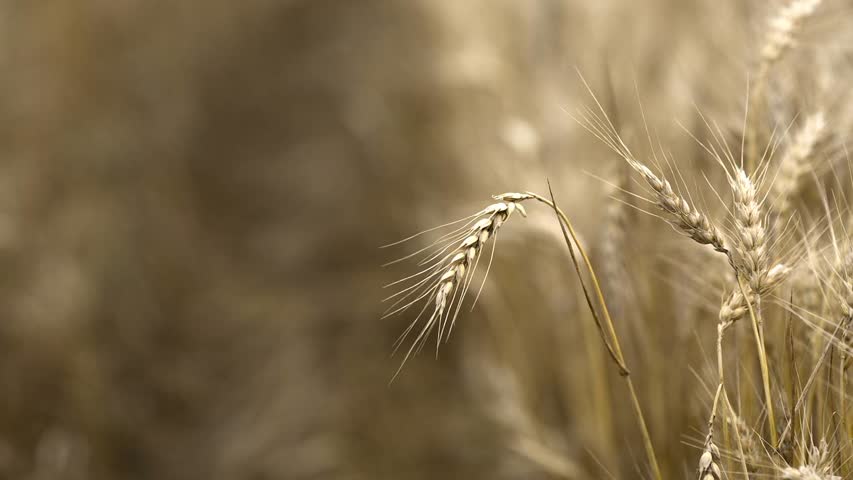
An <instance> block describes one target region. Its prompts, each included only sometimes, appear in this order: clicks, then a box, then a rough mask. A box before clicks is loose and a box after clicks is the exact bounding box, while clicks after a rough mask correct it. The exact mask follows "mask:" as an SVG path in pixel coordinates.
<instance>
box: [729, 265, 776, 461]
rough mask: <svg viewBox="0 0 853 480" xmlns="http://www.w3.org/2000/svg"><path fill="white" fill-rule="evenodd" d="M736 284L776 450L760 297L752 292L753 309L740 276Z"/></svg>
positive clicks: (772, 442) (774, 418)
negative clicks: (749, 321)
mask: <svg viewBox="0 0 853 480" xmlns="http://www.w3.org/2000/svg"><path fill="white" fill-rule="evenodd" d="M737 283H738V286H739V287H740V291H741V293H742V294H743V298H746V299H747V302H746V306H747V308H748V309H749V317H750V319H752V332H753V334H754V335H755V345H756V347H757V350H758V363H759V365H760V367H761V383H762V385H763V387H764V403H765V404H766V406H767V421H768V423H769V424H770V442H771V445H772V446H773V448H777V447H778V446H779V443H778V433H777V432H776V417H775V415H774V414H773V395H772V394H771V392H770V369H769V368H768V367H767V352H766V350H765V349H764V338H763V335H762V331H763V328H764V327H763V326H762V325H761V320H760V316H759V315H760V310H759V309H758V307H759V306H760V302H761V297H760V296H759V295H758V292H754V293H755V304H756V308H753V306H752V302H750V301H749V296H748V295H747V294H746V288H744V286H743V279H742V278H741V276H740V275H737ZM756 310H758V311H759V315H756Z"/></svg>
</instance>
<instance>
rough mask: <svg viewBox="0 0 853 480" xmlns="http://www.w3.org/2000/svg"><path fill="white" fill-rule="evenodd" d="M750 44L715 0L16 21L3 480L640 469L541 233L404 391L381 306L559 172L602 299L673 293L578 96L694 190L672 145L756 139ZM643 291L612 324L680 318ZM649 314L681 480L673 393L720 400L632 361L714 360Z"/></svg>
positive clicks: (8, 162) (0, 368) (590, 474)
mask: <svg viewBox="0 0 853 480" xmlns="http://www.w3.org/2000/svg"><path fill="white" fill-rule="evenodd" d="M762 21H763V20H761V19H760V18H758V19H757V18H756V17H755V16H754V15H753V12H752V7H750V4H749V2H717V1H711V0H690V1H683V0H650V1H644V2H632V1H623V0H609V1H595V2H592V1H590V2H587V1H581V0H535V1H534V0H531V1H511V0H466V1H458V0H411V1H403V0H362V1H358V2H355V1H344V0H244V1H241V2H233V1H226V0H209V1H206V2H191V1H185V2H166V1H160V0H153V1H152V0H149V1H144V2H143V1H141V0H85V1H77V2H42V1H23V0H17V1H16V0H10V1H7V2H3V3H2V5H0V120H2V125H3V128H0V271H2V272H3V274H2V275H0V319H1V320H0V382H2V383H0V478H9V479H59V478H61V479H118V478H123V479H143V478H146V479H147V478H157V479H164V480H169V479H197V478H208V479H251V480H262V479H295V480H301V479H306V480H307V479H326V478H329V479H332V478H334V479H401V480H402V479H406V480H408V479H412V480H414V479H434V478H448V479H478V478H482V479H487V478H488V479H501V478H504V479H515V478H534V479H535V478H554V477H555V476H557V477H559V476H564V477H568V478H606V477H607V475H608V473H606V472H609V473H611V474H613V475H615V476H617V477H620V478H621V477H624V476H632V475H635V474H636V475H640V476H642V475H644V474H645V470H644V469H645V467H637V465H638V464H640V465H642V464H643V453H642V449H641V443H639V441H638V438H639V437H638V432H637V431H636V428H634V425H635V424H634V423H633V420H632V419H633V417H632V415H631V412H630V409H629V406H628V404H627V403H626V400H625V397H624V395H623V393H624V392H623V391H622V390H621V388H622V384H621V383H619V382H618V376H617V375H616V373H615V371H613V370H612V369H610V365H609V364H607V363H606V362H607V360H606V357H605V356H604V355H603V352H602V349H601V345H600V343H599V342H598V338H597V337H596V336H595V333H594V331H592V332H591V331H590V330H589V329H588V328H586V327H588V326H589V322H588V318H586V317H584V318H583V319H582V320H583V321H581V320H577V321H575V320H576V319H575V318H574V315H575V312H582V311H583V308H580V309H578V308H575V307H576V306H577V305H578V304H579V300H578V298H577V295H578V292H577V289H576V284H575V283H574V281H573V277H572V275H573V273H572V271H571V270H569V269H568V264H566V263H564V262H565V260H566V257H565V250H564V248H565V246H564V245H561V243H560V241H561V239H560V236H559V235H560V234H559V230H558V229H557V228H556V224H554V223H553V219H552V216H551V214H549V212H548V211H547V210H541V209H537V210H536V211H532V212H531V216H530V219H529V221H527V224H526V226H524V227H523V228H522V225H521V223H520V222H519V224H514V225H513V224H508V225H507V226H506V227H505V230H506V232H505V233H506V235H505V236H504V237H503V238H502V239H501V242H502V243H501V245H500V247H499V248H498V249H497V253H496V256H495V261H494V265H493V266H492V269H491V272H492V273H491V274H490V275H491V276H490V278H489V282H488V283H487V285H486V288H485V290H484V293H483V297H482V298H481V301H480V304H479V305H478V307H477V309H476V310H475V311H474V312H472V313H468V312H465V313H464V314H463V315H462V316H461V318H460V321H459V325H458V326H457V330H455V331H454V336H453V337H452V338H451V340H450V342H449V344H448V345H447V347H446V348H444V349H442V350H441V352H440V353H439V355H438V358H435V355H434V354H431V353H428V354H425V355H421V356H418V357H417V358H415V359H413V360H411V361H410V362H409V363H408V364H407V366H406V368H405V369H403V371H402V373H401V375H400V376H399V377H398V378H397V379H396V380H395V381H394V382H393V383H392V384H390V385H389V381H390V379H391V377H392V375H393V374H394V372H395V370H396V369H397V367H398V366H399V363H400V360H401V358H400V356H394V357H391V351H392V344H393V342H394V340H395V339H396V338H397V336H398V335H399V334H400V333H401V332H402V331H403V330H404V329H405V327H406V326H407V325H408V324H409V322H410V321H411V319H412V318H411V316H408V314H407V315H404V316H402V317H390V318H385V319H380V316H381V314H382V311H383V310H384V308H385V305H383V304H382V298H383V297H385V296H386V295H387V293H388V291H387V290H383V288H382V286H383V285H384V284H387V283H389V282H392V281H394V280H397V279H399V278H402V277H403V276H405V275H408V274H410V273H413V272H414V270H412V269H411V268H412V267H410V266H406V265H402V264H397V265H393V266H391V267H388V268H382V267H381V265H382V264H383V263H386V262H388V261H390V260H394V259H395V258H398V257H401V256H403V255H405V254H407V253H409V252H411V251H413V250H414V249H417V248H420V247H421V246H423V243H419V242H420V241H419V240H417V241H413V242H411V243H407V244H404V245H402V246H400V247H399V248H396V249H379V248H378V247H379V246H380V245H383V244H386V243H389V242H392V241H395V240H398V239H401V238H403V237H405V236H407V235H409V234H411V233H414V232H416V231H418V230H421V229H424V228H427V227H431V226H434V225H438V224H441V223H444V222H446V221H449V220H453V219H456V218H459V217H462V216H465V215H468V214H470V213H473V212H475V211H477V210H479V209H481V208H482V207H483V206H485V205H487V204H489V203H491V199H490V197H489V196H490V195H491V194H495V193H501V192H503V191H508V190H509V191H523V190H527V189H532V190H536V191H539V192H543V193H545V192H547V188H546V186H545V179H546V178H549V179H550V180H551V182H552V184H553V186H554V190H555V194H556V195H557V197H558V199H559V200H560V203H561V204H562V205H563V208H564V209H566V210H567V212H569V214H570V215H573V218H574V220H575V221H576V222H577V223H578V227H579V230H580V232H581V235H582V236H583V237H584V239H585V240H586V241H587V243H589V244H590V245H595V246H596V247H594V248H592V249H593V251H594V254H595V255H596V256H597V258H604V257H606V258H611V259H613V262H611V263H609V264H608V266H605V267H602V268H610V269H612V270H611V273H612V274H613V275H615V276H616V277H613V278H617V277H618V276H619V275H622V274H624V275H630V274H631V272H630V269H627V270H626V271H625V272H622V270H621V269H622V268H623V267H624V265H625V263H626V262H623V261H622V259H630V261H631V262H634V263H635V264H636V265H639V266H636V267H635V268H636V269H643V271H646V270H648V269H655V268H658V269H667V268H670V267H668V265H669V264H668V263H666V262H663V261H661V260H660V259H659V258H657V257H656V256H655V255H654V254H653V253H649V252H655V251H658V250H659V249H660V247H659V246H654V245H652V244H653V243H655V242H659V241H660V240H653V239H652V238H651V237H649V236H644V235H643V234H642V232H644V231H646V230H648V229H650V228H653V229H656V230H668V229H666V228H661V225H660V224H659V223H655V222H657V221H656V220H655V219H649V218H648V217H647V216H644V215H640V216H639V217H638V218H635V219H634V220H633V221H634V222H635V227H633V228H632V230H631V235H632V236H634V235H635V237H634V239H633V240H631V241H630V242H628V241H626V240H625V239H624V238H623V237H624V235H623V236H620V235H619V233H618V232H619V231H621V230H619V231H617V232H616V233H613V232H611V233H608V230H607V227H608V226H609V225H611V226H612V225H618V224H619V223H618V222H620V221H622V220H621V218H622V217H621V216H622V215H625V216H629V217H636V215H635V213H633V211H631V210H630V209H627V211H626V210H622V209H615V210H614V208H613V207H612V205H613V202H612V201H610V199H609V196H610V195H612V194H613V193H614V191H615V190H614V189H613V187H611V186H610V185H609V183H612V184H614V185H627V183H626V182H627V180H626V178H625V171H624V168H623V166H622V164H621V163H620V161H619V160H618V159H617V158H616V157H615V155H613V154H611V153H609V152H608V151H607V150H606V149H605V148H604V147H603V146H602V145H601V142H599V141H598V140H596V139H595V138H593V137H592V135H590V134H589V133H587V132H585V131H584V130H583V129H581V128H580V127H579V125H578V123H577V122H575V121H574V120H573V119H572V114H571V112H574V111H575V110H576V109H577V108H578V106H579V105H584V104H590V103H591V99H590V97H589V95H588V93H587V92H586V90H585V88H584V86H583V83H582V82H581V81H580V77H579V75H578V72H580V73H581V74H582V75H583V77H584V78H585V79H586V81H587V82H588V83H589V84H590V87H591V89H592V90H593V91H594V92H595V93H596V95H597V96H598V97H599V99H600V100H601V102H602V104H604V105H605V108H606V109H607V110H608V112H609V113H611V115H612V116H613V117H612V118H614V121H615V123H616V125H617V129H618V130H619V131H620V132H621V133H622V134H623V135H624V136H626V138H628V139H636V138H638V137H639V138H640V139H641V140H642V139H643V138H644V136H645V133H644V131H642V130H639V128H637V126H638V125H640V126H641V125H642V123H640V122H641V120H640V119H641V117H640V110H639V105H640V103H639V101H638V100H640V101H641V102H642V105H643V106H644V110H645V115H646V120H647V121H648V123H649V125H650V128H651V129H653V130H654V131H655V135H656V136H657V137H658V138H659V139H660V141H661V142H662V144H663V145H666V149H667V150H668V151H670V152H671V153H672V154H673V157H674V158H679V160H678V161H679V162H681V161H682V160H680V159H681V158H682V154H689V159H686V160H684V161H685V162H688V164H689V162H694V161H695V162H701V161H702V160H700V159H699V158H700V156H699V155H696V153H695V152H696V151H697V149H698V147H697V145H696V144H695V142H694V141H693V140H692V139H691V138H690V137H689V136H688V135H686V134H685V132H684V131H683V130H682V129H681V128H680V127H678V125H677V123H676V121H680V122H682V123H683V124H684V125H685V126H686V127H687V128H692V127H693V126H695V125H697V124H698V117H697V115H696V111H697V105H698V106H699V109H700V110H701V111H702V113H703V114H705V115H706V116H709V117H712V118H714V119H715V120H716V121H718V122H719V123H720V124H721V125H723V126H724V127H726V126H729V125H733V126H738V125H739V122H740V120H741V111H742V110H741V106H742V104H743V101H744V98H745V97H744V91H745V85H746V78H747V74H746V72H747V67H748V65H749V62H750V61H751V59H752V58H753V57H754V52H752V50H750V48H751V45H750V42H752V41H754V40H755V38H756V37H757V31H758V29H759V27H760V26H761V25H762V23H761V22H762ZM814 61H818V59H816V60H814ZM635 87H636V88H635ZM806 101H808V97H806ZM640 128H641V127H640ZM638 143H639V145H640V147H638V148H639V150H640V151H642V145H643V142H638ZM704 161H707V160H704ZM688 166H689V165H688ZM685 168H687V167H685ZM700 182H701V180H700ZM617 192H618V191H617ZM608 215H610V216H608ZM613 216H617V217H618V218H614V217H613ZM604 220H607V221H604ZM614 222H615V223H614ZM513 227H518V228H515V229H514V228H513ZM622 233H624V231H622ZM663 237H665V238H666V235H663ZM674 237H676V236H675V235H670V236H669V238H670V239H672V238H674ZM604 239H607V240H608V241H604ZM673 241H674V242H679V241H680V239H677V238H676V239H675V240H673ZM620 242H621V243H620ZM628 244H630V245H628ZM599 246H600V247H599ZM608 248H609V249H610V250H608ZM608 252H609V253H608ZM613 252H619V253H618V254H614V253H613ZM613 255H616V257H613ZM555 260H556V261H555ZM615 290H619V289H617V288H614V291H615ZM636 290H637V291H633V293H632V292H620V291H615V293H613V300H612V302H613V303H614V305H615V306H614V308H615V309H617V310H618V309H619V305H627V304H630V302H631V301H632V300H631V299H630V298H629V297H631V296H632V295H640V294H644V295H645V297H647V298H658V299H660V298H669V297H670V296H672V292H671V290H670V289H669V288H668V287H667V286H666V283H665V282H661V284H660V285H658V286H657V287H652V286H649V285H646V284H642V283H641V284H639V285H637V286H636ZM644 292H645V293H644ZM670 304H672V305H678V302H677V301H673V302H670ZM673 308H675V307H673ZM687 310H690V309H689V308H687V307H684V309H683V311H682V312H681V315H682V316H686V315H688V314H687V313H684V312H686V311H687ZM641 311H643V309H642V308H638V309H637V310H635V312H641ZM646 313H648V312H647V311H646ZM636 317H637V318H635V320H633V321H632V322H634V323H632V324H631V325H627V326H624V328H625V329H626V330H625V331H626V332H634V331H635V330H636V331H637V332H640V333H639V334H637V335H633V334H628V337H630V340H625V342H626V343H627V344H628V345H627V346H626V348H627V349H628V355H629V357H630V358H631V363H632V364H633V365H634V367H633V369H634V370H635V371H636V372H637V375H638V376H639V378H640V380H638V383H639V385H640V390H641V392H640V394H641V396H642V400H643V402H644V405H647V408H648V409H649V412H648V415H649V416H650V418H652V419H653V420H652V422H651V423H652V434H653V436H655V437H656V440H661V441H660V442H659V449H660V456H661V458H662V459H663V460H662V463H663V468H664V469H665V470H666V471H667V472H670V473H671V474H673V475H680V474H682V473H684V472H686V471H690V470H691V469H692V468H693V467H692V465H693V463H692V460H691V459H693V458H694V457H695V451H694V450H692V448H691V447H690V446H688V445H686V444H685V443H689V442H683V441H682V440H681V439H682V438H684V437H685V436H686V437H691V436H692V437H699V436H701V434H700V433H697V431H700V430H701V429H702V428H703V427H704V420H702V415H704V414H705V411H704V410H703V409H702V407H703V403H702V402H693V404H692V406H691V405H686V403H687V402H684V403H685V405H682V406H679V405H681V402H676V403H675V406H673V399H670V400H665V398H664V397H667V398H669V397H680V398H684V399H685V400H687V399H692V398H694V397H695V398H699V397H700V396H701V397H702V398H705V397H706V396H707V395H705V391H704V390H701V389H700V388H699V387H697V385H698V384H697V383H696V382H695V379H694V378H693V377H691V376H690V375H686V374H685V375H681V376H679V377H678V378H673V377H672V376H671V375H667V374H666V373H665V372H662V371H658V370H656V369H659V368H663V367H665V365H666V363H667V362H654V361H653V360H654V359H653V358H652V359H650V357H648V355H643V356H642V359H641V358H640V357H641V356H640V355H638V354H637V353H636V352H637V351H638V350H640V349H644V350H654V349H655V348H657V349H658V350H661V349H662V348H663V347H666V346H667V345H670V344H671V342H672V341H673V340H672V338H673V335H676V336H678V335H680V336H682V337H684V338H686V340H685V341H683V342H681V345H683V346H682V347H679V348H673V349H671V350H670V349H665V348H663V350H662V351H666V352H667V355H668V356H669V355H671V356H670V357H669V359H668V360H669V361H670V362H673V361H684V362H685V363H684V365H687V364H690V365H693V366H695V368H696V369H701V368H704V366H705V363H704V362H705V361H706V358H705V357H704V356H703V355H702V354H701V353H699V352H698V350H697V349H696V348H695V346H696V344H695V343H691V342H692V341H693V337H692V335H693V333H692V331H690V330H689V329H688V330H685V331H678V329H671V328H666V329H662V328H655V327H652V328H649V327H648V326H647V324H646V326H643V325H644V324H643V322H653V321H654V320H655V319H654V315H645V316H643V315H639V314H638V315H636ZM582 325H586V327H583V326H582ZM703 328H704V327H703ZM707 328H708V331H713V328H714V324H713V322H711V323H709V324H708V325H707ZM429 350H430V349H429V348H428V349H427V351H429ZM590 362H593V364H594V362H598V364H599V366H600V367H601V366H603V367H601V370H596V371H604V372H607V373H608V374H612V377H613V378H608V379H607V380H606V381H604V382H602V381H592V382H590V381H589V380H590V379H589V378H586V377H585V375H588V370H589V368H588V367H587V366H588V365H590ZM662 366H663V367H662ZM589 385H597V386H598V387H597V388H591V387H589ZM610 390H614V391H615V392H616V393H613V392H611V391H610ZM596 412H598V413H596ZM531 416H533V417H535V418H534V419H531V418H530V417H531ZM602 419H604V420H602ZM614 425H621V427H618V428H616V427H614ZM662 425H663V426H666V427H665V428H662V427H661V426H662ZM540 426H541V428H540ZM691 428H692V430H691ZM519 431H523V432H525V433H523V434H518V432H519ZM531 432H536V433H531ZM519 435H520V436H519ZM513 439H514V440H513ZM663 439H666V440H663ZM688 463H689V464H690V467H686V466H685V465H687V464H688ZM543 465H544V467H543ZM638 468H639V470H642V472H641V473H637V472H638Z"/></svg>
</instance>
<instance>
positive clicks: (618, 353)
mask: <svg viewBox="0 0 853 480" xmlns="http://www.w3.org/2000/svg"><path fill="white" fill-rule="evenodd" d="M548 190H549V193H550V194H551V199H552V200H548V199H547V198H545V197H542V196H541V195H537V194H535V193H532V192H528V193H529V194H530V195H532V196H533V198H535V199H536V200H537V201H539V202H541V203H544V204H545V205H548V206H549V207H551V209H552V210H554V212H555V213H556V215H557V218H558V220H559V222H560V229H561V230H562V232H563V237H564V239H565V240H566V244H567V245H568V247H569V251H570V253H571V254H572V261H573V262H574V264H575V270H576V272H577V273H578V278H579V280H580V282H581V284H582V285H584V280H583V276H582V275H581V274H580V273H581V272H580V268H579V266H578V262H577V259H576V257H575V255H574V248H573V247H572V241H573V242H574V244H575V245H577V247H578V251H579V252H580V254H581V257H582V258H583V262H584V266H585V267H586V269H587V271H588V272H589V276H590V279H591V280H592V286H593V289H594V290H595V295H596V297H597V300H598V304H599V305H600V306H601V312H602V314H603V317H604V322H603V323H604V326H605V327H606V329H607V332H608V334H609V337H610V342H607V340H606V338H604V337H602V339H603V340H605V345H607V347H608V352H609V353H610V354H611V356H612V357H613V360H614V361H615V362H616V364H617V366H618V367H619V373H620V375H621V376H622V377H623V378H624V379H625V383H627V385H628V392H629V394H630V397H631V404H632V406H633V408H634V413H635V414H636V417H637V421H638V423H639V425H640V432H641V434H642V436H643V444H644V447H645V450H646V456H647V457H648V461H649V465H650V466H651V468H652V473H653V475H654V478H655V479H657V480H662V479H663V476H662V475H661V471H660V467H659V465H658V461H657V457H656V455H655V450H654V446H653V445H652V439H651V435H649V429H648V426H647V425H646V420H645V417H644V416H643V409H642V407H641V406H640V400H639V398H638V397H637V391H636V389H635V388H634V383H633V382H632V381H631V373H630V371H629V370H628V368H627V366H626V365H625V357H624V355H623V354H622V347H621V346H620V345H619V337H618V336H617V335H616V329H615V328H614V326H613V319H612V318H611V317H610V312H609V310H608V309H607V303H606V302H605V301H604V294H603V293H602V291H601V286H600V284H599V281H598V277H597V276H596V275H595V270H594V269H593V267H592V262H591V261H590V260H589V256H588V255H587V254H586V251H585V250H584V248H583V246H582V245H581V243H580V242H579V241H578V238H577V234H576V233H575V229H574V227H573V226H572V223H571V222H570V221H569V218H568V217H567V216H566V214H565V213H563V211H562V210H561V209H560V208H559V207H558V206H557V203H556V201H555V200H553V199H554V192H553V191H551V185H550V183H549V184H548ZM566 229H568V234H567V232H566ZM569 235H571V241H569ZM584 291H586V287H584ZM589 307H590V309H591V310H592V314H593V317H596V318H597V314H596V313H595V309H594V308H593V307H592V305H591V303H590V304H589Z"/></svg>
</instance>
